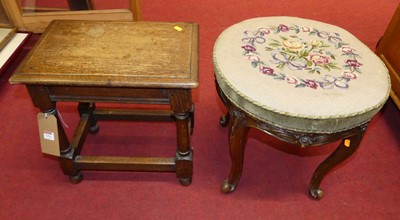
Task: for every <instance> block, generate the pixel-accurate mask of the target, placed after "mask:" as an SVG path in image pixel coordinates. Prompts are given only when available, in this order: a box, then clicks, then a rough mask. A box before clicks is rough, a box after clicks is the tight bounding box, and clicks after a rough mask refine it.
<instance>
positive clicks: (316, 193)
mask: <svg viewBox="0 0 400 220" xmlns="http://www.w3.org/2000/svg"><path fill="white" fill-rule="evenodd" d="M309 193H310V196H311V197H312V198H313V199H315V200H320V199H321V198H322V197H323V196H324V192H323V191H322V190H320V189H310V191H309Z"/></svg>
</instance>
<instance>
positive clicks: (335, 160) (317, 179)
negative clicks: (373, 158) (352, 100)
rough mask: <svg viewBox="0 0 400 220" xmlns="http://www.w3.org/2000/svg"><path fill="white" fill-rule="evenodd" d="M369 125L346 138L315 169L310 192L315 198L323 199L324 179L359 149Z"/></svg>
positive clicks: (361, 127)
mask: <svg viewBox="0 0 400 220" xmlns="http://www.w3.org/2000/svg"><path fill="white" fill-rule="evenodd" d="M366 128H367V126H366V125H362V126H360V127H359V131H358V132H357V134H355V135H354V136H351V137H348V138H345V139H343V140H342V142H341V143H340V145H339V147H338V148H336V150H335V151H334V152H333V153H332V154H331V155H329V156H328V158H326V159H325V160H324V161H323V162H322V163H321V164H320V165H319V166H318V167H317V169H316V170H315V172H314V174H313V177H312V179H311V182H310V186H309V193H310V195H311V197H313V198H314V199H321V198H322V196H323V191H322V190H321V189H320V188H319V186H320V184H321V182H322V179H323V178H324V177H325V176H326V174H328V173H329V171H331V170H332V169H333V168H335V167H336V166H337V165H339V164H340V163H342V162H343V161H345V160H346V159H347V158H349V157H350V156H351V155H353V154H354V152H356V151H357V149H358V147H359V145H360V142H361V139H362V137H363V135H364V132H365V130H366Z"/></svg>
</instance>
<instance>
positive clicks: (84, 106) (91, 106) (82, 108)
mask: <svg viewBox="0 0 400 220" xmlns="http://www.w3.org/2000/svg"><path fill="white" fill-rule="evenodd" d="M95 109H96V105H95V103H84V102H80V103H79V104H78V111H79V115H80V116H82V114H88V115H90V119H89V133H91V134H97V133H98V132H99V129H100V127H99V125H98V124H97V119H96V118H95V116H94V115H93V111H94V110H95Z"/></svg>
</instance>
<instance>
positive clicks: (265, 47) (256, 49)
mask: <svg viewBox="0 0 400 220" xmlns="http://www.w3.org/2000/svg"><path fill="white" fill-rule="evenodd" d="M242 42H243V43H244V45H242V46H241V48H242V49H243V55H244V56H245V57H246V58H247V59H248V60H249V61H250V63H251V65H252V66H253V67H254V68H258V69H259V72H260V73H262V74H265V75H267V76H270V77H272V78H273V79H274V80H281V81H284V82H286V83H288V84H292V85H293V86H294V87H296V88H304V87H308V88H312V89H317V88H322V89H334V88H339V89H347V88H349V83H350V81H351V80H356V79H357V78H358V76H359V74H361V67H362V65H363V64H362V63H361V62H360V61H359V60H360V59H361V57H360V55H359V54H357V51H356V50H355V49H354V48H352V47H351V46H350V45H349V44H348V43H345V42H343V41H342V38H341V36H340V34H339V33H330V32H327V31H321V30H318V29H316V28H311V27H307V26H298V25H291V26H289V25H285V24H280V25H278V26H269V27H261V28H258V30H256V31H245V32H244V37H243V39H242ZM264 59H266V60H264ZM293 72H295V73H296V76H295V75H294V74H293ZM310 74H312V75H313V76H312V77H311V76H310ZM316 74H318V76H315V75H316Z"/></svg>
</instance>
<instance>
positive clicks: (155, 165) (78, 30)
mask: <svg viewBox="0 0 400 220" xmlns="http://www.w3.org/2000/svg"><path fill="white" fill-rule="evenodd" d="M10 82H11V83H13V84H25V85H26V87H27V89H28V92H29V94H30V96H31V99H32V101H33V104H34V105H35V106H36V107H38V108H40V109H41V111H42V112H44V113H49V114H53V115H55V116H56V118H57V119H58V115H57V111H56V102H59V101H73V102H79V105H78V111H79V113H80V115H81V121H80V123H79V125H78V128H77V129H76V131H75V134H74V137H73V140H72V141H71V142H69V140H68V138H67V137H66V135H65V132H64V130H63V126H62V125H61V124H60V120H57V126H58V132H59V136H60V138H59V144H60V153H61V155H60V163H61V168H62V169H63V171H64V173H65V174H66V175H68V176H70V179H71V181H72V182H79V181H80V180H81V179H82V175H81V172H80V170H85V169H87V170H129V171H168V172H176V174H177V176H178V178H179V180H180V182H181V183H182V184H183V185H188V184H190V182H191V178H192V169H193V164H192V149H191V146H190V134H191V132H192V130H193V121H194V119H193V115H194V113H193V111H194V109H193V103H192V100H191V89H193V88H196V87H197V86H198V25H197V24H194V23H167V22H116V21H66V20H56V21H53V22H52V23H51V24H50V25H49V26H48V28H47V29H46V31H45V32H44V33H43V35H42V37H41V39H40V40H39V41H38V43H37V44H36V45H35V47H34V48H33V49H32V50H31V51H30V53H29V54H28V56H27V58H26V59H25V60H24V62H23V63H22V64H21V66H20V67H19V69H18V70H17V71H16V73H15V74H14V75H13V76H12V77H11V78H10ZM96 102H115V103H139V104H149V105H151V104H164V105H169V106H170V109H169V110H168V109H165V110H164V109H161V110H160V109H146V110H143V109H140V110H138V109H127V110H116V109H96V105H95V103H96ZM106 119H113V120H128V119H129V120H145V121H174V122H175V123H176V126H177V145H178V146H177V152H176V156H175V153H174V154H173V155H174V156H175V157H171V158H140V157H137V158H136V157H135V158H130V157H106V156H104V157H103V156H102V157H91V156H84V155H80V151H81V149H82V146H83V143H84V141H85V137H86V134H87V133H88V132H90V133H96V132H97V131H98V125H97V120H106Z"/></svg>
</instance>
